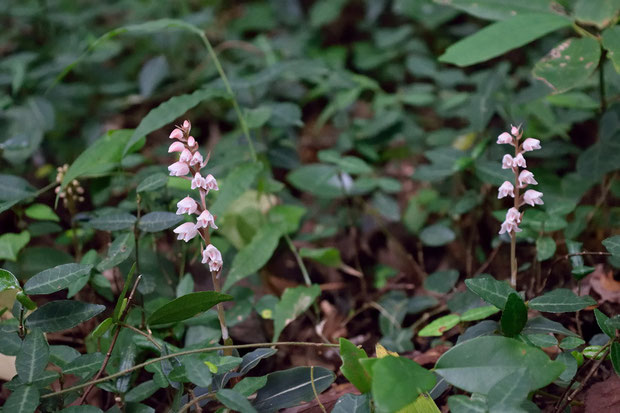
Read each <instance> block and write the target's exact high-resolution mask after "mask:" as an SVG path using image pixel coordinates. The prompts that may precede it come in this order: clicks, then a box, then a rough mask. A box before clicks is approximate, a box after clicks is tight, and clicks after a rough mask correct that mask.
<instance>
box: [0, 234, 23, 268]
mask: <svg viewBox="0 0 620 413" xmlns="http://www.w3.org/2000/svg"><path fill="white" fill-rule="evenodd" d="M28 242H30V234H29V233H28V231H22V232H20V233H19V234H11V233H6V234H3V235H2V236H0V260H9V261H16V260H17V255H18V254H19V251H20V250H21V249H22V248H24V247H25V246H26V245H27V244H28Z"/></svg>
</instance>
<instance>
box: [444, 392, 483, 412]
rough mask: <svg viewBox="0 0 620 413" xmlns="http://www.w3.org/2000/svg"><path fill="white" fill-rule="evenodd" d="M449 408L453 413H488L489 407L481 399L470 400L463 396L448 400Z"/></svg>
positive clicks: (452, 397)
mask: <svg viewBox="0 0 620 413" xmlns="http://www.w3.org/2000/svg"><path fill="white" fill-rule="evenodd" d="M448 407H450V412H452V413H487V412H488V411H489V410H488V409H487V405H486V403H485V402H483V401H482V400H480V399H470V398H469V397H467V396H463V395H461V394H459V395H456V396H450V397H449V398H448Z"/></svg>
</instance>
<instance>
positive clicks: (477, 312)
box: [461, 305, 501, 321]
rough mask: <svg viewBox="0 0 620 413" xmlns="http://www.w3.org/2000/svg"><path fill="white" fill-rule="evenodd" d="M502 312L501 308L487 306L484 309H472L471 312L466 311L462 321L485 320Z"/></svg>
mask: <svg viewBox="0 0 620 413" xmlns="http://www.w3.org/2000/svg"><path fill="white" fill-rule="evenodd" d="M500 311H501V310H500V309H499V308H497V307H495V306H494V305H487V306H484V307H476V308H470V309H469V310H467V311H465V312H464V313H463V314H462V315H461V321H476V320H484V319H485V318H487V317H490V316H492V315H493V314H496V313H498V312H500Z"/></svg>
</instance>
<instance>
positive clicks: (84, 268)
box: [24, 264, 93, 294]
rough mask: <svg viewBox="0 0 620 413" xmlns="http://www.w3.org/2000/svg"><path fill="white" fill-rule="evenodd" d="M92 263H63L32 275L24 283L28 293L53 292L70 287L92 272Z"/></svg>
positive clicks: (25, 290)
mask: <svg viewBox="0 0 620 413" xmlns="http://www.w3.org/2000/svg"><path fill="white" fill-rule="evenodd" d="M92 268H93V266H92V265H84V264H62V265H59V266H56V267H54V268H50V269H47V270H44V271H42V272H40V273H38V274H36V275H34V276H32V277H31V278H30V279H29V280H28V281H26V284H24V292H25V293H26V294H51V293H55V292H56V291H60V290H62V289H64V288H67V287H69V285H71V284H73V283H74V282H75V281H77V280H78V279H79V278H81V277H82V276H83V275H86V274H88V273H90V270H91V269H92Z"/></svg>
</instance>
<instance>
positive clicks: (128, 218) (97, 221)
mask: <svg viewBox="0 0 620 413" xmlns="http://www.w3.org/2000/svg"><path fill="white" fill-rule="evenodd" d="M135 222H136V217H135V216H133V215H132V214H130V213H128V212H119V213H114V214H106V215H101V216H98V217H96V218H93V219H91V220H90V221H88V225H90V226H91V227H93V228H95V229H98V230H101V231H119V230H121V229H129V228H132V227H133V224H134V223H135Z"/></svg>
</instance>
